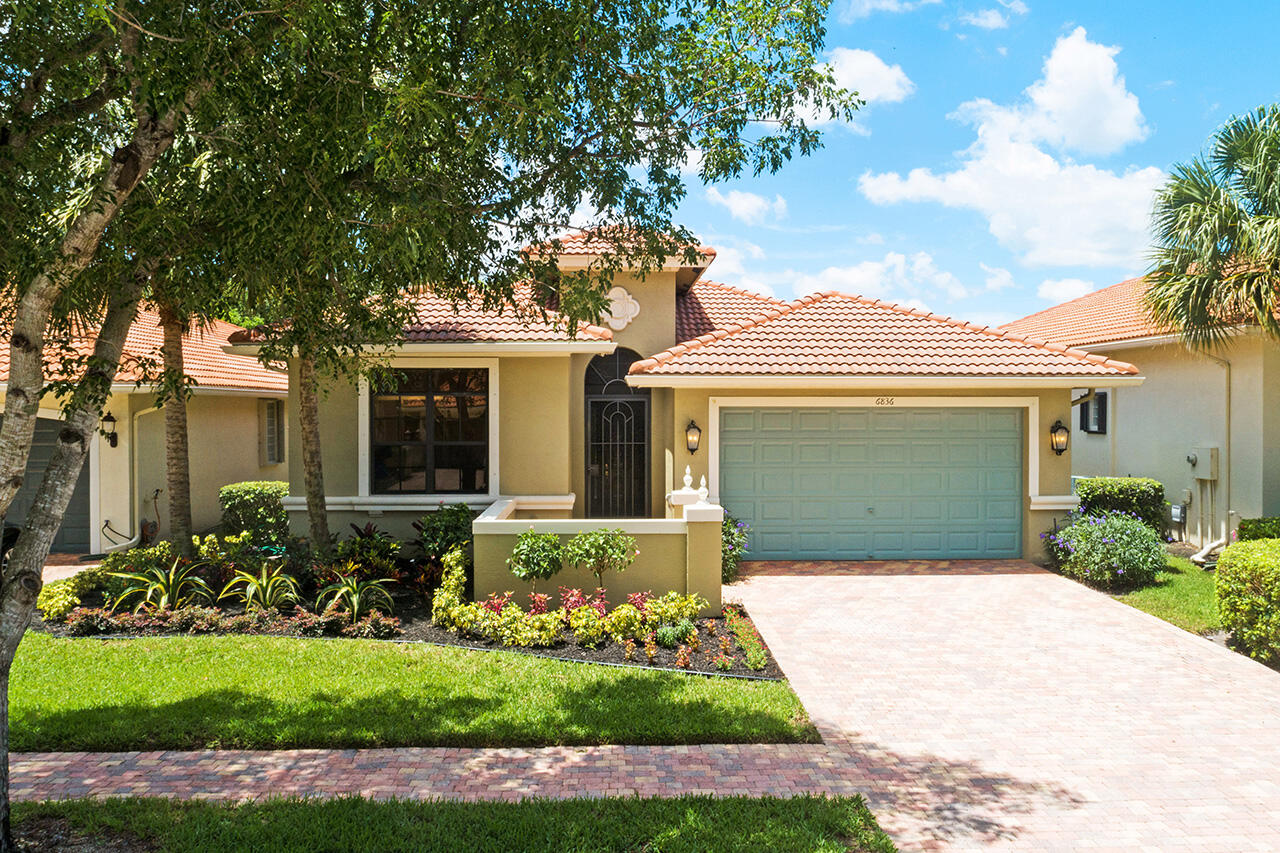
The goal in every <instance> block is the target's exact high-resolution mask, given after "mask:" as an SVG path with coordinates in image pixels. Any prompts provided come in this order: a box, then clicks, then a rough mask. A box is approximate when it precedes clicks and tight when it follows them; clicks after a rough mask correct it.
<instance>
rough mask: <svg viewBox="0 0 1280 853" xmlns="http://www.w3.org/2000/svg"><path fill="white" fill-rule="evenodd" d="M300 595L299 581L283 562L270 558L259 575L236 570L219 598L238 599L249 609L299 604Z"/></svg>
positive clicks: (267, 608) (274, 608)
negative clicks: (288, 571)
mask: <svg viewBox="0 0 1280 853" xmlns="http://www.w3.org/2000/svg"><path fill="white" fill-rule="evenodd" d="M299 595H300V592H299V590H298V582H297V581H296V580H294V579H293V578H292V577H290V576H289V575H287V574H285V572H284V569H283V568H282V567H281V566H280V565H278V564H277V563H274V562H270V561H267V562H263V564H262V568H261V569H260V570H259V571H258V573H257V574H256V575H255V574H252V573H250V572H246V571H243V570H241V571H237V572H236V574H235V577H233V578H232V579H231V580H230V581H228V582H227V585H226V586H225V587H223V589H222V593H221V594H220V595H219V596H218V599H219V600H222V599H224V598H233V599H238V600H239V601H240V602H241V603H242V604H244V607H245V609H246V610H282V609H284V606H285V605H286V604H296V603H297V601H298V597H299Z"/></svg>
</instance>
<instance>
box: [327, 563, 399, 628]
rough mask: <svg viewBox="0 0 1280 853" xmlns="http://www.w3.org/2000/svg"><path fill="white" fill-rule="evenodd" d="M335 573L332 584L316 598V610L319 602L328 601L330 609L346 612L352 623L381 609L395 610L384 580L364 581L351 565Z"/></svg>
mask: <svg viewBox="0 0 1280 853" xmlns="http://www.w3.org/2000/svg"><path fill="white" fill-rule="evenodd" d="M335 571H336V573H337V577H336V579H335V580H334V581H333V583H331V584H329V585H328V586H326V587H325V588H324V589H322V590H320V593H319V594H318V595H317V596H316V609H320V605H321V602H323V601H324V600H325V599H328V600H329V606H330V607H332V608H337V609H342V610H345V611H347V613H349V614H350V616H351V621H352V622H356V621H359V619H360V617H361V616H363V615H364V614H366V613H368V612H370V611H372V610H377V609H382V610H386V611H387V612H388V613H390V612H392V611H393V610H394V609H395V605H394V603H392V601H391V594H390V593H389V592H387V590H386V586H385V585H386V583H387V580H386V579H382V578H375V579H373V580H364V579H362V578H361V577H360V576H359V574H358V572H357V570H356V567H355V566H354V565H353V564H351V563H347V564H346V565H345V566H343V567H341V568H339V569H336V570H335Z"/></svg>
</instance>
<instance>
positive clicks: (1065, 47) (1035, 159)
mask: <svg viewBox="0 0 1280 853" xmlns="http://www.w3.org/2000/svg"><path fill="white" fill-rule="evenodd" d="M1117 50H1118V49H1117V48H1114V47H1108V46H1104V45H1099V44H1095V43H1093V42H1090V41H1089V40H1088V38H1087V35H1086V33H1085V31H1084V30H1083V29H1082V28H1077V29H1076V30H1075V31H1074V32H1072V33H1071V34H1070V35H1068V36H1064V37H1063V38H1060V39H1059V40H1058V42H1057V44H1055V45H1054V48H1053V52H1052V53H1051V54H1050V56H1049V58H1048V59H1047V60H1046V61H1045V64H1044V75H1043V76H1042V77H1041V79H1039V80H1037V81H1036V82H1035V83H1033V84H1032V85H1031V86H1030V87H1028V88H1027V90H1026V95H1027V98H1026V100H1025V101H1024V102H1022V103H1019V104H1016V105H1013V106H1002V105H998V104H995V103H993V102H991V101H989V100H985V99H981V100H975V101H969V102H967V103H965V104H962V105H961V106H960V108H959V109H958V110H957V112H956V113H955V114H954V116H953V117H954V118H958V119H960V120H962V121H965V122H967V123H969V124H971V125H973V126H974V128H975V130H976V134H977V138H976V140H975V141H974V142H973V144H972V145H970V146H969V148H967V149H966V150H965V151H963V152H962V153H961V165H960V167H959V168H958V169H955V170H954V171H950V172H943V173H936V172H934V171H933V170H932V169H924V168H918V169H913V170H911V172H909V173H908V174H907V175H906V176H905V177H904V176H902V175H901V174H899V173H897V172H887V173H881V174H872V173H866V174H864V175H863V176H862V177H861V178H860V179H859V182H858V185H859V188H860V189H861V191H862V193H863V195H865V196H866V197H867V198H868V199H870V200H871V201H872V202H874V203H876V204H892V203H896V202H906V201H917V202H924V201H931V202H937V203H940V204H943V205H946V206H948V207H955V208H964V209H969V210H975V211H978V212H979V213H981V214H982V215H983V216H985V217H986V219H987V223H988V228H989V230H990V231H991V233H992V235H994V236H995V237H996V239H997V240H999V241H1000V243H1001V244H1002V245H1004V246H1006V247H1009V248H1011V249H1013V250H1015V251H1017V252H1020V253H1021V255H1022V260H1023V261H1024V262H1026V263H1028V264H1039V265H1093V266H1123V267H1139V266H1142V265H1143V263H1144V260H1145V258H1144V253H1145V251H1146V246H1147V243H1148V230H1147V229H1148V219H1149V215H1150V209H1151V199H1152V193H1153V192H1154V190H1155V189H1156V187H1157V186H1158V185H1159V184H1160V183H1161V182H1162V181H1163V179H1164V173H1163V172H1162V171H1161V170H1160V169H1158V168H1155V167H1147V168H1137V167H1130V168H1128V169H1126V170H1124V171H1113V170H1110V169H1104V168H1100V167H1098V166H1095V165H1093V164H1089V163H1078V162H1076V161H1074V160H1072V159H1071V158H1070V157H1069V156H1067V155H1065V154H1062V153H1059V152H1061V151H1064V150H1073V151H1078V152H1082V153H1110V152H1114V151H1116V150H1118V149H1119V148H1121V147H1123V146H1124V145H1126V144H1129V143H1131V142H1136V141H1139V140H1141V139H1143V138H1145V136H1146V134H1147V129H1146V125H1145V123H1144V121H1143V117H1142V112H1141V110H1140V109H1139V107H1138V99H1137V97H1135V96H1134V95H1133V94H1132V93H1131V92H1129V91H1128V90H1127V89H1126V88H1125V85H1124V78H1123V77H1121V76H1120V75H1119V73H1118V68H1117V66H1116V62H1115V59H1114V57H1115V54H1116V52H1117ZM1051 149H1058V151H1057V152H1054V151H1052V150H1051Z"/></svg>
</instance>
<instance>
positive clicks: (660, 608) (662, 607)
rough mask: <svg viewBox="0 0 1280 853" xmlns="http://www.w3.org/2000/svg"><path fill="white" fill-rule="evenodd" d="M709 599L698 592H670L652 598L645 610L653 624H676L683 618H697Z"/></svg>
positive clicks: (646, 604) (650, 622)
mask: <svg viewBox="0 0 1280 853" xmlns="http://www.w3.org/2000/svg"><path fill="white" fill-rule="evenodd" d="M708 603H709V602H708V601H707V600H706V599H705V598H703V597H702V596H700V595H698V594H696V593H695V594H693V595H681V594H680V593H678V592H674V591H673V592H668V593H666V594H665V595H663V596H662V597H660V598H651V599H649V600H648V601H647V602H646V603H645V612H646V614H647V615H648V617H649V624H651V625H675V624H677V623H679V622H680V620H682V619H689V620H692V619H695V618H697V616H698V613H699V612H700V611H701V610H702V609H703V608H704V607H706V606H707V605H708Z"/></svg>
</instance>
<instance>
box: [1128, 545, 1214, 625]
mask: <svg viewBox="0 0 1280 853" xmlns="http://www.w3.org/2000/svg"><path fill="white" fill-rule="evenodd" d="M1213 580H1214V573H1213V572H1206V571H1205V570H1204V569H1202V568H1200V567H1199V566H1197V565H1196V564H1194V563H1192V562H1191V561H1190V560H1187V559H1185V558H1183V557H1170V558H1169V565H1168V568H1167V569H1166V570H1165V571H1163V572H1159V573H1158V574H1157V575H1156V582H1155V583H1153V584H1151V585H1150V586H1146V587H1143V588H1142V589H1137V590H1134V591H1133V592H1127V593H1125V594H1124V595H1117V596H1116V598H1117V599H1119V600H1120V601H1123V602H1124V603H1125V604H1128V605H1130V606H1132V607H1136V608H1138V609H1139V610H1143V611H1145V612H1147V613H1150V614H1151V615H1152V616H1159V617H1160V618H1161V619H1163V620H1165V621H1166V622H1172V623H1173V624H1174V625H1177V626H1178V627H1179V628H1185V629H1186V630H1188V631H1191V632H1193V633H1196V634H1208V633H1209V632H1211V631H1216V630H1218V629H1219V628H1221V627H1222V623H1221V622H1219V621H1218V605H1217V599H1216V598H1215V597H1214V593H1213Z"/></svg>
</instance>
